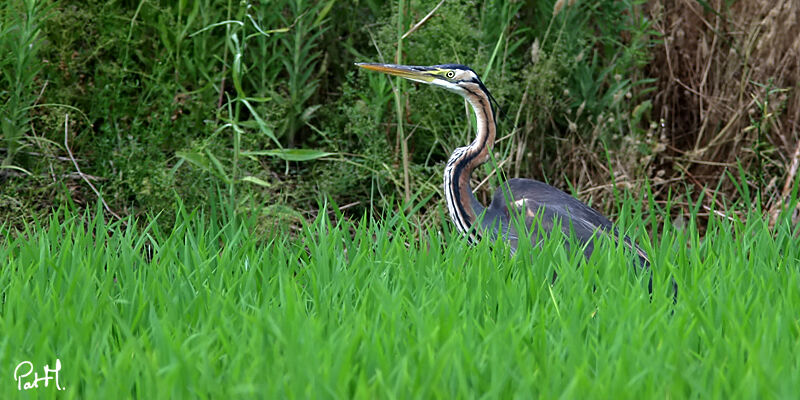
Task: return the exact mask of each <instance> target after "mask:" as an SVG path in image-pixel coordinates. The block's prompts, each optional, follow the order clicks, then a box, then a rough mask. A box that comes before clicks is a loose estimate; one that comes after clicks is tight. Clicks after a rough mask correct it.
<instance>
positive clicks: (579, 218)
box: [357, 64, 649, 268]
mask: <svg viewBox="0 0 800 400" xmlns="http://www.w3.org/2000/svg"><path fill="white" fill-rule="evenodd" d="M357 65H358V66H360V67H362V68H366V69H370V70H374V71H379V72H383V73H387V74H390V75H397V76H401V77H403V78H406V79H411V80H414V81H417V82H421V83H426V84H432V85H434V86H439V87H442V88H444V89H447V90H449V91H452V92H455V93H458V94H460V95H461V96H463V97H464V98H465V99H466V100H467V102H469V103H470V105H471V106H472V108H473V110H474V112H475V117H476V121H477V135H476V137H475V140H473V141H472V143H471V144H470V145H469V146H466V147H459V148H457V149H455V151H454V152H453V154H452V155H451V156H450V160H449V161H448V162H447V166H446V167H445V171H444V197H445V201H446V203H447V209H448V210H449V212H450V217H451V219H452V220H453V223H454V224H455V226H456V228H457V229H458V230H459V231H460V232H461V233H463V234H464V235H467V236H468V237H469V238H470V240H471V241H475V240H477V239H478V238H479V237H481V236H483V235H487V234H488V235H489V236H496V235H500V236H502V237H503V238H504V239H506V240H508V241H509V243H510V245H511V248H512V250H516V248H517V244H518V241H519V240H520V238H525V239H526V240H527V238H528V237H530V238H531V240H533V241H534V243H533V244H534V245H536V244H537V243H538V240H540V239H541V238H542V237H546V236H548V235H549V234H550V233H551V232H552V231H553V230H555V229H556V227H558V226H560V227H561V230H562V232H563V233H564V234H565V235H566V236H567V237H570V236H571V237H574V238H575V240H576V241H577V242H578V243H580V244H581V245H582V246H583V248H584V251H583V252H584V254H585V255H586V257H587V258H588V257H589V256H590V255H591V254H592V252H593V250H594V240H595V238H596V237H598V235H609V236H610V237H612V238H614V240H616V241H620V240H621V241H622V243H623V244H624V245H625V246H627V247H629V248H630V249H632V250H633V251H634V252H635V253H636V255H637V256H638V259H639V264H640V266H641V267H643V268H646V267H648V266H649V261H648V259H647V254H646V253H645V252H644V251H643V250H642V249H641V248H639V246H637V245H636V244H635V243H633V242H632V241H631V240H630V239H629V238H628V237H625V236H621V235H620V234H619V232H618V230H617V229H616V228H615V227H614V225H613V224H612V223H611V221H609V220H608V218H606V217H604V216H603V215H602V214H600V213H599V212H598V211H596V210H595V209H593V208H591V207H589V206H587V205H586V204H584V203H582V202H580V201H579V200H578V199H576V198H574V197H572V196H570V195H569V194H567V193H564V192H563V191H561V190H558V189H556V188H554V187H552V186H550V185H547V184H545V183H543V182H539V181H536V180H532V179H510V180H508V181H507V182H505V183H503V185H502V186H501V187H499V188H497V190H496V192H495V194H494V196H493V197H492V202H491V203H490V204H489V206H488V207H484V206H483V204H481V203H480V202H479V201H478V200H477V199H476V198H475V195H474V194H473V193H472V187H471V186H470V176H471V175H472V171H473V170H474V169H475V168H477V167H478V166H480V165H481V164H483V163H485V162H486V161H487V160H488V158H489V152H490V151H491V149H492V147H493V146H494V141H495V137H496V130H497V126H496V122H495V114H494V108H493V107H492V104H491V101H492V100H493V99H492V97H491V94H490V93H489V91H488V89H486V87H485V86H484V85H483V83H482V82H481V80H480V78H479V77H478V75H477V74H476V73H475V72H474V71H473V70H471V69H470V68H468V67H465V66H463V65H456V64H447V65H433V66H429V67H420V66H405V65H392V64H357ZM517 216H519V217H520V218H524V221H525V228H526V229H528V232H527V233H529V234H530V236H528V235H523V234H521V233H520V232H517V230H516V229H515V226H517V225H516V224H515V223H514V221H515V220H514V218H517Z"/></svg>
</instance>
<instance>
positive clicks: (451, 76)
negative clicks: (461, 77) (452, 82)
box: [444, 71, 456, 79]
mask: <svg viewBox="0 0 800 400" xmlns="http://www.w3.org/2000/svg"><path fill="white" fill-rule="evenodd" d="M444 76H446V77H447V79H453V78H455V77H456V73H455V72H454V71H447V73H446V74H445V75H444Z"/></svg>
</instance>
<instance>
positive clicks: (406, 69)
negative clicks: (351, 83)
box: [356, 63, 435, 83]
mask: <svg viewBox="0 0 800 400" xmlns="http://www.w3.org/2000/svg"><path fill="white" fill-rule="evenodd" d="M356 65H357V66H359V67H361V68H364V69H368V70H371V71H377V72H383V73H384V74H389V75H394V76H399V77H401V78H406V79H410V80H412V81H416V82H422V83H431V82H433V80H434V79H435V78H434V77H433V76H432V75H431V74H430V73H429V72H428V71H426V70H424V69H422V67H415V66H411V65H395V64H378V63H356Z"/></svg>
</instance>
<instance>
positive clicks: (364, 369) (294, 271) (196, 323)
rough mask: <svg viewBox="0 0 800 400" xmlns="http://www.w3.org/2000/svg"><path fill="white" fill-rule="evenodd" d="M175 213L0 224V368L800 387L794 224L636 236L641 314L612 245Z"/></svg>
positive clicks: (352, 391)
mask: <svg viewBox="0 0 800 400" xmlns="http://www.w3.org/2000/svg"><path fill="white" fill-rule="evenodd" d="M697 205H698V207H699V205H700V203H698V204H697ZM620 208H621V209H622V210H623V215H622V216H621V219H623V220H628V219H629V218H634V219H635V218H639V217H640V216H641V215H642V214H648V215H653V214H656V215H658V214H663V213H665V212H668V209H667V210H664V209H660V208H658V207H648V208H644V209H643V208H642V207H640V206H639V203H636V202H634V201H633V200H632V199H630V198H628V199H627V200H626V201H625V202H624V203H623V204H621V207H620ZM324 210H325V207H323V211H324ZM176 214H177V218H176V220H175V223H174V225H173V227H172V228H171V229H169V230H162V229H161V228H160V227H159V224H158V223H156V222H155V221H154V220H146V221H142V222H143V224H141V226H142V227H141V228H140V227H137V225H136V224H129V226H126V225H123V224H122V223H119V222H116V223H108V222H106V221H104V220H103V218H102V215H101V212H100V211H99V209H98V211H97V213H96V215H93V216H92V215H85V214H84V215H79V214H78V215H76V214H73V213H71V212H65V211H60V212H57V213H55V214H54V215H53V216H52V217H51V218H50V219H49V220H47V221H44V222H33V223H32V224H30V225H29V226H27V228H26V230H25V231H24V232H22V233H21V234H14V233H13V231H9V230H7V229H6V228H5V227H0V259H3V260H4V266H3V268H2V269H0V288H2V289H0V299H1V300H0V331H2V332H3V333H4V338H5V340H3V341H0V364H1V365H5V366H10V367H8V368H13V366H15V365H17V364H18V363H19V362H21V361H24V360H30V361H31V362H33V364H34V365H35V366H36V368H38V369H39V370H41V368H42V367H43V366H44V365H45V364H49V365H50V366H51V367H52V366H53V365H54V362H55V359H56V358H58V359H60V360H61V365H62V369H61V371H60V377H59V379H60V384H61V385H62V386H64V387H66V390H65V391H62V392H57V391H55V390H54V388H53V385H52V382H51V385H50V386H49V387H47V388H44V387H40V388H38V389H34V391H35V392H36V394H37V395H39V396H44V397H48V398H56V397H59V398H60V397H63V396H65V395H66V396H68V397H77V398H109V397H112V398H129V397H134V398H139V397H146V398H164V397H170V398H181V397H213V398H220V397H268V398H279V397H313V398H329V397H337V398H388V397H397V398H410V397H424V398H468V397H474V396H475V395H476V394H481V395H484V396H486V397H498V398H508V397H514V396H517V397H524V398H538V397H543V398H557V397H570V398H571V397H588V398H653V397H670V398H688V397H702V398H712V397H723V398H738V397H742V398H752V397H758V398H772V397H791V396H793V395H794V394H795V393H796V387H797V385H798V380H799V379H800V364H798V361H797V358H796V357H795V354H797V352H798V351H800V347H798V346H800V330H798V325H797V313H796V306H795V305H796V304H797V303H798V301H800V291H798V288H800V271H798V269H797V265H798V261H800V260H799V259H800V243H799V242H798V232H797V228H796V227H794V226H793V225H792V223H791V219H790V218H789V215H788V214H787V215H784V216H782V217H781V218H780V219H779V220H778V223H777V224H776V226H775V228H774V230H770V229H769V228H768V227H767V223H766V221H764V220H763V219H762V218H761V216H760V215H759V214H757V213H752V214H750V215H749V216H748V218H747V219H746V220H744V221H735V222H733V221H729V220H728V219H726V218H724V217H718V216H713V215H712V217H711V219H710V221H709V228H708V229H709V231H708V233H707V235H706V239H705V240H701V239H700V237H699V234H698V231H697V225H696V224H695V223H694V222H691V223H689V224H688V225H686V226H684V227H678V226H673V225H671V224H669V223H667V224H666V225H665V226H664V227H663V234H662V235H661V236H660V237H658V238H653V239H648V238H647V237H640V238H639V241H640V243H642V244H643V245H644V246H645V247H646V248H647V249H648V251H649V252H650V255H651V258H652V260H653V267H654V271H655V274H654V287H655V293H654V296H653V298H652V299H650V297H649V296H648V294H647V290H646V288H645V286H646V281H647V279H646V275H642V274H635V273H633V269H632V268H631V260H630V258H629V256H628V255H627V254H625V252H624V251H622V249H621V248H616V247H615V246H614V245H613V244H611V243H607V242H606V243H603V245H601V246H600V247H599V248H598V250H596V251H595V253H594V256H593V257H592V259H591V260H589V261H588V262H584V261H583V257H582V255H581V254H580V253H579V252H573V253H568V252H566V251H565V250H564V247H563V246H562V245H561V241H563V240H564V239H563V238H558V237H554V238H553V239H552V240H548V241H546V242H545V243H544V244H543V245H542V246H541V247H539V248H529V247H527V246H523V247H521V248H520V249H519V251H518V252H517V254H516V255H515V256H513V257H512V256H510V254H509V249H508V248H507V247H506V246H505V245H504V244H503V243H490V242H488V241H483V242H481V243H480V244H479V245H478V246H474V247H471V246H469V245H468V244H467V243H466V241H465V240H463V239H461V238H455V237H452V235H453V232H450V231H449V230H447V229H445V231H444V232H441V233H440V232H438V231H436V230H427V229H424V228H423V229H422V230H421V231H420V228H421V227H420V226H419V225H417V223H415V222H414V221H413V219H410V218H408V217H407V216H405V215H404V214H402V213H400V214H398V213H392V214H391V215H385V216H384V217H383V218H381V220H380V221H376V220H372V219H370V218H368V217H364V218H362V219H361V220H360V221H356V222H351V221H348V220H346V219H342V218H341V217H337V218H336V220H334V221H332V220H330V219H329V218H328V214H327V213H325V212H322V213H320V214H319V216H318V217H317V218H316V219H315V220H314V221H313V222H311V223H309V224H306V225H305V226H303V228H302V230H301V231H300V232H298V237H297V238H296V239H294V240H290V239H288V238H287V236H277V237H271V238H267V239H264V237H263V236H257V235H254V232H255V226H254V224H255V223H256V221H255V220H253V219H244V220H242V219H237V220H230V219H228V218H227V217H226V215H228V214H229V213H228V211H227V210H220V209H217V208H216V205H215V203H212V204H211V206H210V207H209V209H208V211H207V212H206V213H190V212H187V211H186V210H185V209H183V208H181V207H179V208H178V209H177V213H176ZM692 217H693V218H692V219H691V221H695V218H696V210H695V212H694V213H693V214H692ZM418 232H419V233H418ZM711 238H713V239H711ZM573 248H574V247H573ZM533 260H535V262H534V261H533ZM554 271H556V272H557V273H558V279H557V280H556V281H555V282H553V281H552V276H553V275H552V274H553V272H554ZM671 276H674V277H675V279H676V280H677V282H678V283H679V285H680V288H681V290H680V295H679V301H678V303H677V304H675V305H673V304H672V299H671V297H670V296H669V295H668V292H669V279H670V277H671ZM8 368H6V369H4V370H6V371H10V370H9V369H8ZM720 377H725V379H721V378H720ZM18 394H19V393H18V391H17V388H16V386H15V385H13V384H5V385H2V386H0V397H3V398H12V397H15V396H18Z"/></svg>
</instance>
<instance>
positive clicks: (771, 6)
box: [647, 0, 800, 222]
mask: <svg viewBox="0 0 800 400" xmlns="http://www.w3.org/2000/svg"><path fill="white" fill-rule="evenodd" d="M649 12H650V15H651V18H652V20H653V21H654V22H655V24H654V27H655V28H656V29H657V30H658V31H659V32H660V33H661V34H662V35H663V39H664V40H663V42H662V43H661V45H660V46H659V47H658V48H657V49H656V51H655V52H654V57H655V59H654V61H653V63H652V64H651V66H650V67H649V70H648V71H647V74H648V75H650V76H654V77H657V78H658V83H657V85H658V89H659V90H658V93H657V95H656V96H655V97H654V105H655V111H656V116H657V118H659V119H660V121H661V124H662V129H663V132H661V134H662V137H663V138H665V139H666V145H667V148H666V151H665V152H663V153H662V154H661V155H660V157H659V158H660V160H659V163H658V164H659V165H660V166H659V168H660V169H661V170H663V171H664V172H662V173H661V176H659V178H658V179H670V178H673V179H674V178H678V179H675V180H676V181H680V182H681V183H677V182H676V183H677V184H680V185H682V189H681V191H683V190H685V189H684V188H685V187H686V186H685V185H683V184H684V183H685V184H686V185H689V186H694V187H696V188H698V189H699V190H700V191H706V192H707V194H708V191H710V190H714V189H716V188H717V187H719V190H720V191H721V192H722V193H724V194H725V195H726V196H716V200H715V198H714V197H713V196H707V197H706V198H705V199H704V202H705V205H706V206H707V207H713V206H714V205H712V204H711V202H714V201H716V202H720V201H721V200H720V199H721V198H723V197H730V196H736V195H737V189H736V188H735V185H733V184H732V183H731V181H730V180H729V179H727V178H726V177H725V173H726V171H730V172H731V173H733V174H734V175H738V174H739V172H737V170H738V166H737V163H738V164H740V165H741V167H742V170H743V171H744V172H745V173H746V174H747V182H748V183H749V185H750V189H751V190H750V191H751V193H756V192H757V191H758V192H760V193H761V199H762V202H763V204H762V206H763V208H764V210H765V211H769V212H770V214H771V216H772V221H773V222H774V218H775V216H776V215H777V213H778V212H779V210H780V209H781V207H782V205H783V202H784V200H785V199H786V198H787V196H788V195H789V194H790V193H791V190H792V187H793V183H794V182H795V178H796V172H797V166H798V157H799V156H800V140H799V139H800V138H799V137H798V136H799V135H800V126H799V125H800V91H798V89H800V86H799V85H800V20H798V19H799V17H798V15H799V14H800V1H798V0H778V1H767V0H749V1H739V2H734V3H733V4H732V5H730V6H728V5H727V2H725V1H721V0H711V1H708V2H705V1H690V0H677V1H658V2H656V3H655V4H653V5H652V6H651V7H650V9H649ZM670 186H674V185H664V188H666V187H670ZM717 205H720V204H717ZM716 208H718V209H722V208H723V207H716Z"/></svg>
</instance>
